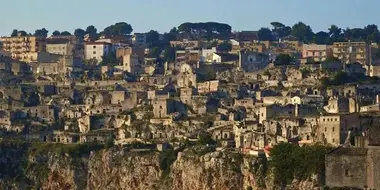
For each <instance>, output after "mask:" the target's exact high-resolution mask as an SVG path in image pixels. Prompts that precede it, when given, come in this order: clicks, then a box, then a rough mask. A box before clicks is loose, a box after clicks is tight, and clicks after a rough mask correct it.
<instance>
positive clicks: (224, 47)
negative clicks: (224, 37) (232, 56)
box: [217, 41, 232, 52]
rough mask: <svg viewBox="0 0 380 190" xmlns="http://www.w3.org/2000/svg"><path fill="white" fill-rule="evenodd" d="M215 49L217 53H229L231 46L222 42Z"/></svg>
mask: <svg viewBox="0 0 380 190" xmlns="http://www.w3.org/2000/svg"><path fill="white" fill-rule="evenodd" d="M217 49H218V51H223V52H229V51H231V50H232V44H231V43H229V42H228V41H224V42H223V43H221V44H219V45H218V47H217Z"/></svg>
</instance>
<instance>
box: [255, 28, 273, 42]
mask: <svg viewBox="0 0 380 190" xmlns="http://www.w3.org/2000/svg"><path fill="white" fill-rule="evenodd" d="M257 36H258V38H259V40H260V41H272V40H273V34H272V31H271V30H269V28H260V30H259V31H258V32H257Z"/></svg>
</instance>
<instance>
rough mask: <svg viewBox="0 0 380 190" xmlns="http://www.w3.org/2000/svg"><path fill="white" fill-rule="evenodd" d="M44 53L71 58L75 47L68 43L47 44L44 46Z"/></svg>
mask: <svg viewBox="0 0 380 190" xmlns="http://www.w3.org/2000/svg"><path fill="white" fill-rule="evenodd" d="M46 51H47V52H49V53H52V54H58V55H65V56H73V55H74V52H75V45H74V44H70V43H48V44H46Z"/></svg>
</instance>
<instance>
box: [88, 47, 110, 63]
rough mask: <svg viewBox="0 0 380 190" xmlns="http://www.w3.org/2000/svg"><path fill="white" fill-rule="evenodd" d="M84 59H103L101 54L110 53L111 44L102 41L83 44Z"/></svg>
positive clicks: (99, 60) (98, 60)
mask: <svg viewBox="0 0 380 190" xmlns="http://www.w3.org/2000/svg"><path fill="white" fill-rule="evenodd" d="M84 49H85V59H86V60H90V59H93V60H96V61H97V62H98V63H99V62H101V61H102V60H103V58H102V57H103V56H104V55H107V54H108V53H110V52H111V51H112V50H111V44H109V43H103V42H91V43H86V45H85V48H84Z"/></svg>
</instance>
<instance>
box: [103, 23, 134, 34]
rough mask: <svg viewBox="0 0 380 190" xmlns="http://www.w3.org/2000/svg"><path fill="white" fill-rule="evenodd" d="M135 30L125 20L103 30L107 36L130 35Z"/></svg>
mask: <svg viewBox="0 0 380 190" xmlns="http://www.w3.org/2000/svg"><path fill="white" fill-rule="evenodd" d="M132 31H133V28H132V26H131V25H130V24H128V23H125V22H118V23H115V24H114V25H111V26H108V27H107V28H105V29H104V30H103V34H104V35H105V36H114V35H121V36H124V35H129V34H131V33H132Z"/></svg>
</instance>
